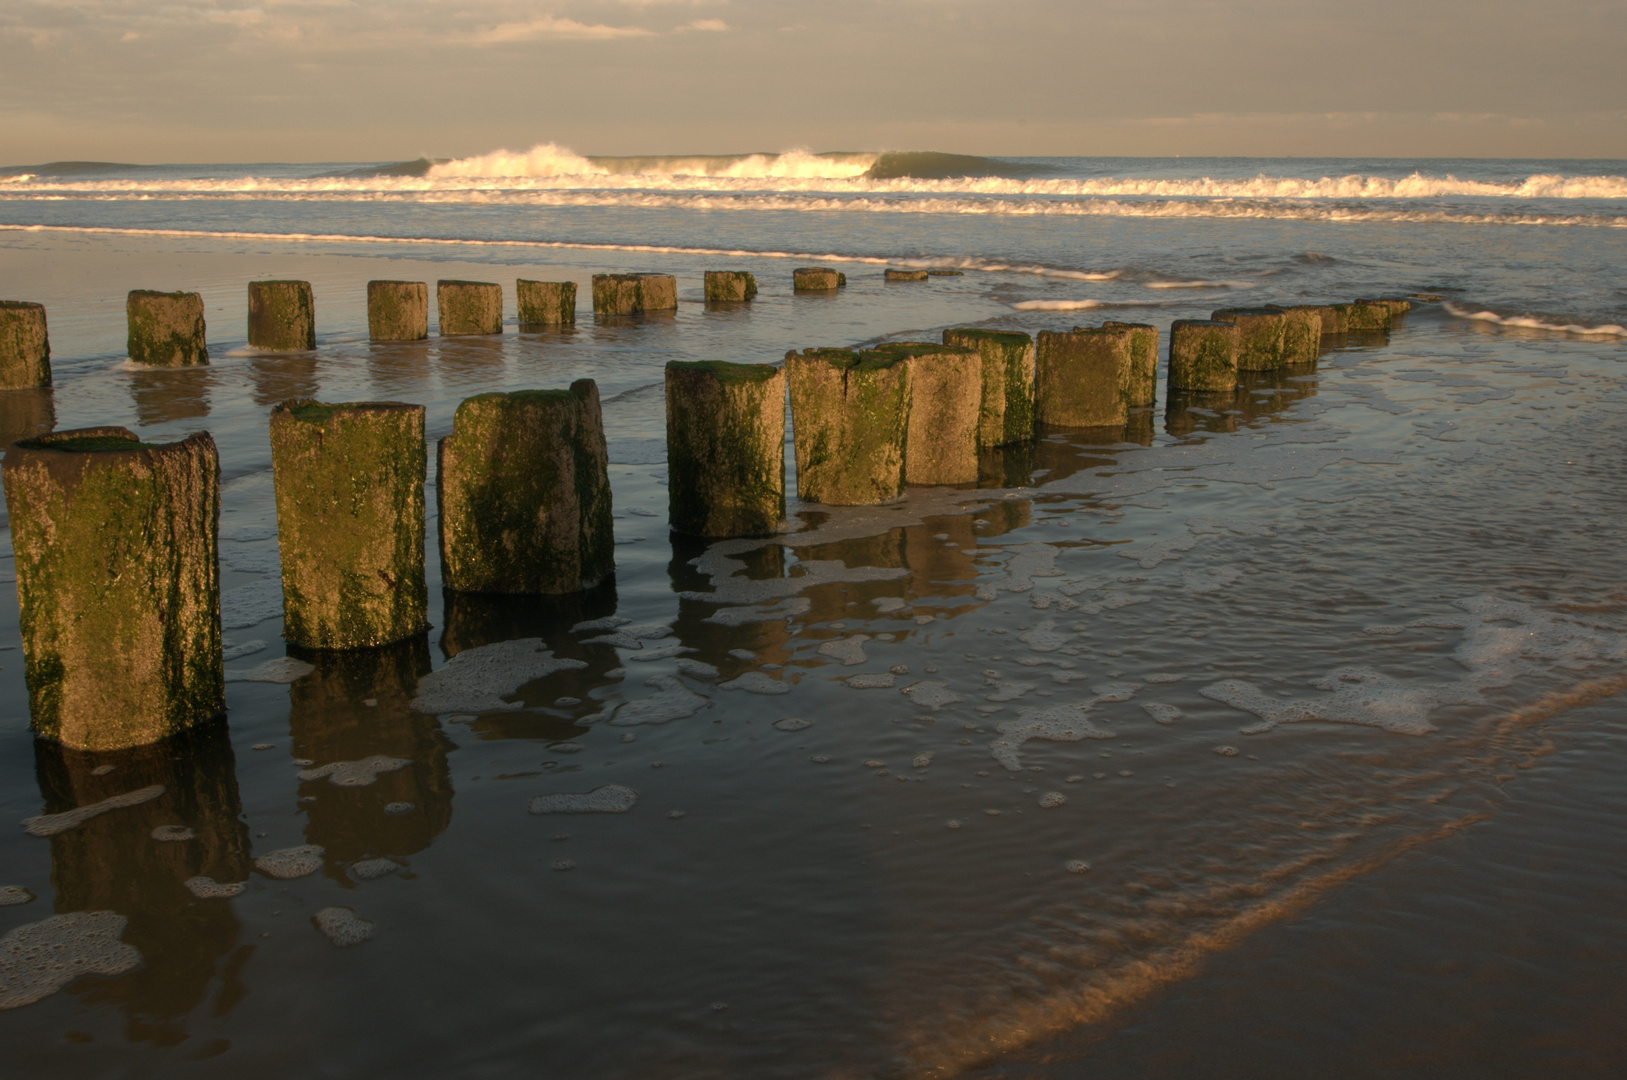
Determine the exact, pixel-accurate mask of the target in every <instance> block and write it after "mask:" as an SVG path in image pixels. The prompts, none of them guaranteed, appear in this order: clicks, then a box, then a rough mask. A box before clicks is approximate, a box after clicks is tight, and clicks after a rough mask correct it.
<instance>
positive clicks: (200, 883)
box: [181, 874, 249, 900]
mask: <svg viewBox="0 0 1627 1080" xmlns="http://www.w3.org/2000/svg"><path fill="white" fill-rule="evenodd" d="M181 884H182V885H184V886H186V891H187V892H189V893H191V894H192V895H193V896H196V897H197V898H198V899H199V900H230V899H231V898H232V897H234V896H241V895H243V892H244V890H246V889H247V888H248V887H249V883H248V882H246V881H234V882H230V883H226V884H222V883H221V882H218V881H216V880H215V879H214V878H211V877H204V876H203V875H202V874H199V875H198V876H197V877H189V878H187V879H186V880H185V881H183V882H181Z"/></svg>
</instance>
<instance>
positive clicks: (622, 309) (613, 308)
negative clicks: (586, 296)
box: [593, 274, 678, 315]
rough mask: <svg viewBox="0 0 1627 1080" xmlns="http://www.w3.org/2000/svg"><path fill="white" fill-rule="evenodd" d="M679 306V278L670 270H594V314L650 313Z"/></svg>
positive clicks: (673, 309) (672, 309) (675, 308)
mask: <svg viewBox="0 0 1627 1080" xmlns="http://www.w3.org/2000/svg"><path fill="white" fill-rule="evenodd" d="M677 310H678V280H677V279H676V278H674V277H673V276H672V275H671V274H594V275H593V313H594V314H595V315H651V314H654V313H656V312H661V311H677Z"/></svg>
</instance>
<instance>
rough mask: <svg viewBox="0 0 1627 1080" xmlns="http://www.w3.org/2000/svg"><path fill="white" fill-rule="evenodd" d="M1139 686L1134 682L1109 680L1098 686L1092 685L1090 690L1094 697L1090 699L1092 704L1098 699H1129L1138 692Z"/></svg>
mask: <svg viewBox="0 0 1627 1080" xmlns="http://www.w3.org/2000/svg"><path fill="white" fill-rule="evenodd" d="M1140 691H1141V687H1140V686H1138V685H1137V684H1135V683H1127V682H1110V683H1103V684H1102V685H1100V686H1092V687H1091V688H1090V692H1091V693H1092V694H1095V695H1096V697H1095V698H1094V699H1093V700H1092V701H1091V704H1092V705H1094V704H1095V703H1096V702H1098V701H1129V700H1130V699H1131V698H1133V697H1135V696H1136V694H1138V693H1140Z"/></svg>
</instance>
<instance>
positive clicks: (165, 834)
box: [152, 825, 198, 843]
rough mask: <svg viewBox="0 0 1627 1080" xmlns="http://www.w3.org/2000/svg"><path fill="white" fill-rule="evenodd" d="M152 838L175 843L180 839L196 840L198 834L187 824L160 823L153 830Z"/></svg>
mask: <svg viewBox="0 0 1627 1080" xmlns="http://www.w3.org/2000/svg"><path fill="white" fill-rule="evenodd" d="M152 838H153V839H154V840H158V841H160V842H169V843H173V842H175V841H179V840H196V839H197V838H198V834H197V833H195V832H193V831H192V830H191V829H189V828H187V827H186V826H185V825H160V826H158V827H157V828H156V829H154V830H153V831H152Z"/></svg>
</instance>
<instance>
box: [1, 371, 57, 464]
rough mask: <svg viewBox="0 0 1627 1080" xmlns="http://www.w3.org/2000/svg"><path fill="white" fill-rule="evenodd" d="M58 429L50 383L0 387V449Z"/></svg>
mask: <svg viewBox="0 0 1627 1080" xmlns="http://www.w3.org/2000/svg"><path fill="white" fill-rule="evenodd" d="M55 429H56V405H55V403H54V402H53V401H52V398H51V388H50V387H49V386H30V387H27V388H26V389H22V390H0V450H3V449H4V448H6V447H8V446H10V445H11V444H12V443H14V442H16V441H17V440H18V439H31V438H33V437H34V436H36V435H43V434H45V433H46V432H48V431H53V430H55Z"/></svg>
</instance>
